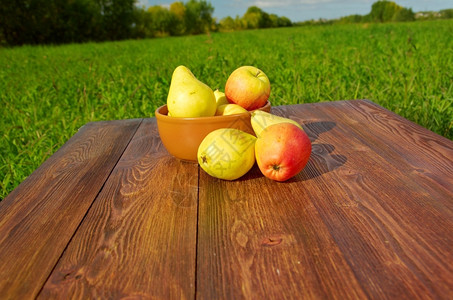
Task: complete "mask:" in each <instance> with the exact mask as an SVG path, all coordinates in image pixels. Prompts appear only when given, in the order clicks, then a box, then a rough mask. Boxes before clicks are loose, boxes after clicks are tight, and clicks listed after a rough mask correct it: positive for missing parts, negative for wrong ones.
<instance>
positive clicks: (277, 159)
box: [255, 123, 311, 181]
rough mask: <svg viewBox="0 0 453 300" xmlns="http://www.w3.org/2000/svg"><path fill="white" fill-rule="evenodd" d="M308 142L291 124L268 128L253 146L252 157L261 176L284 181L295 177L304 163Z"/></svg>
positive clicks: (300, 131) (301, 132) (309, 144)
mask: <svg viewBox="0 0 453 300" xmlns="http://www.w3.org/2000/svg"><path fill="white" fill-rule="evenodd" d="M310 154H311V142H310V139H309V138H308V135H307V134H306V133H305V131H303V130H302V129H300V128H299V127H297V126H296V125H294V124H291V123H278V124H274V125H270V126H269V127H267V128H266V129H264V130H263V132H262V133H261V136H260V137H259V138H258V139H257V140H256V143H255V157H256V162H257V164H258V167H259V168H260V170H261V172H262V173H263V175H264V176H266V177H268V178H270V179H273V180H276V181H285V180H288V179H290V178H291V177H293V176H295V175H297V174H298V173H299V172H300V171H302V169H303V168H304V167H305V165H306V164H307V162H308V159H309V157H310Z"/></svg>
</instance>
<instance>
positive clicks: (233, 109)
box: [215, 103, 247, 116]
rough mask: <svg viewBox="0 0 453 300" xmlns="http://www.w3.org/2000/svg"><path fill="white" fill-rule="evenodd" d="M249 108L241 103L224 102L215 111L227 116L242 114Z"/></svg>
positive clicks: (216, 113) (217, 114) (217, 113)
mask: <svg viewBox="0 0 453 300" xmlns="http://www.w3.org/2000/svg"><path fill="white" fill-rule="evenodd" d="M246 112H247V110H246V109H245V108H243V107H242V106H240V105H237V104H232V103H228V104H222V105H220V106H218V107H217V110H216V112H215V115H216V116H227V115H235V114H242V113H246Z"/></svg>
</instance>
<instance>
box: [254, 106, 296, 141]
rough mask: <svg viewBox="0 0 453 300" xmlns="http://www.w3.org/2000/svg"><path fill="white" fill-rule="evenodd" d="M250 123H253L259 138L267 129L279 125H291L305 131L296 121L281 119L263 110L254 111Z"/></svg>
mask: <svg viewBox="0 0 453 300" xmlns="http://www.w3.org/2000/svg"><path fill="white" fill-rule="evenodd" d="M250 122H251V123H252V128H253V131H254V132H255V134H256V136H257V137H260V136H261V132H262V131H263V130H264V129H265V128H267V127H269V126H270V125H273V124H278V123H291V124H294V125H296V126H297V127H299V128H300V129H302V130H303V128H302V126H301V125H300V124H299V123H297V122H296V121H294V120H291V119H288V118H283V117H279V116H276V115H273V114H270V113H268V112H265V111H262V110H255V111H253V112H252V116H251V119H250Z"/></svg>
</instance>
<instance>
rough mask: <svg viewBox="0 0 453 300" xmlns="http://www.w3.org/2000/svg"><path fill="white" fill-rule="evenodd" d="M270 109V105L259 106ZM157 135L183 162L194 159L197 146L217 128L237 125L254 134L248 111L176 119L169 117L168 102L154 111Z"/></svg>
mask: <svg viewBox="0 0 453 300" xmlns="http://www.w3.org/2000/svg"><path fill="white" fill-rule="evenodd" d="M259 110H263V111H266V112H270V110H271V104H270V102H269V101H268V102H267V103H266V105H265V106H263V107H261V108H259ZM155 116H156V121H157V128H158V130H159V136H160V139H161V140H162V143H163V144H164V146H165V148H166V149H167V151H168V152H169V153H170V154H171V155H173V156H175V157H177V158H179V159H181V160H185V161H192V162H197V151H198V146H199V145H200V143H201V142H202V141H203V139H204V138H205V136H206V135H208V133H210V132H211V131H214V130H216V129H219V128H237V129H240V130H243V131H245V132H247V133H250V134H253V135H255V134H254V132H253V128H252V125H251V123H250V116H251V112H250V111H249V112H246V113H241V114H235V115H228V116H213V117H199V118H176V117H170V116H168V109H167V105H163V106H161V107H159V108H158V109H156V112H155Z"/></svg>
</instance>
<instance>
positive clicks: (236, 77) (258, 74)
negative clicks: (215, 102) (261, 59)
mask: <svg viewBox="0 0 453 300" xmlns="http://www.w3.org/2000/svg"><path fill="white" fill-rule="evenodd" d="M270 93H271V84H270V82H269V78H267V76H266V74H264V72H263V71H261V70H260V69H258V68H256V67H252V66H242V67H240V68H238V69H236V70H234V71H233V73H231V75H230V77H228V80H227V83H226V85H225V96H226V98H227V100H228V101H229V102H230V103H234V104H238V105H240V106H242V107H243V108H245V109H247V110H254V109H257V108H260V107H263V106H264V105H265V104H266V102H267V99H269V95H270Z"/></svg>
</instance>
